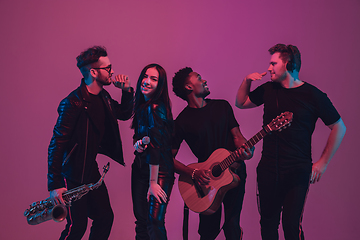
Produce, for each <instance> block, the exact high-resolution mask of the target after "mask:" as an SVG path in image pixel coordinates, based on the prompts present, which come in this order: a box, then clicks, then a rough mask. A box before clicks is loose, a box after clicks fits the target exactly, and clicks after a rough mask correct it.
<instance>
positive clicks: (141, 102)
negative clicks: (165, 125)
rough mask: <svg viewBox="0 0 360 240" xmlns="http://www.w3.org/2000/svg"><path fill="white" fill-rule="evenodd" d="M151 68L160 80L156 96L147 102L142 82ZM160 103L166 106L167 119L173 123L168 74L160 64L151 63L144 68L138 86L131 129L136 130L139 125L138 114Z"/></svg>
mask: <svg viewBox="0 0 360 240" xmlns="http://www.w3.org/2000/svg"><path fill="white" fill-rule="evenodd" d="M149 68H155V69H156V70H157V71H158V73H159V78H158V85H157V87H156V89H155V92H154V94H153V95H152V97H151V98H150V99H149V100H148V101H145V97H144V94H143V93H142V92H141V83H142V80H143V79H144V76H145V73H146V71H147V70H148V69H149ZM158 102H163V103H164V104H165V108H166V114H167V116H166V117H167V119H168V120H170V121H172V120H173V117H172V112H171V101H170V98H169V91H168V84H167V77H166V72H165V70H164V68H163V67H161V66H160V65H159V64H156V63H151V64H149V65H147V66H145V67H144V68H143V70H142V71H141V73H140V76H139V79H138V81H137V84H136V92H135V106H134V116H133V121H132V124H131V128H133V129H134V128H135V126H136V124H137V113H139V112H140V111H141V110H143V109H145V108H147V107H148V106H149V105H151V104H153V103H158Z"/></svg>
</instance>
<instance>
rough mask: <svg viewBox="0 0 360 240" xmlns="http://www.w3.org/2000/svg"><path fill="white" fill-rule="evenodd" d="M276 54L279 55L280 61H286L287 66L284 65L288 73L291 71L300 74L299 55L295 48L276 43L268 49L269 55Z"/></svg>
mask: <svg viewBox="0 0 360 240" xmlns="http://www.w3.org/2000/svg"><path fill="white" fill-rule="evenodd" d="M276 52H278V53H280V58H281V60H283V61H284V62H286V61H288V64H287V65H286V69H287V70H288V71H291V72H292V71H293V70H296V71H298V72H300V68H301V54H300V51H299V49H298V48H297V47H296V46H294V45H285V44H281V43H278V44H276V45H275V46H273V47H271V48H270V49H269V53H270V54H271V55H273V54H274V53H276Z"/></svg>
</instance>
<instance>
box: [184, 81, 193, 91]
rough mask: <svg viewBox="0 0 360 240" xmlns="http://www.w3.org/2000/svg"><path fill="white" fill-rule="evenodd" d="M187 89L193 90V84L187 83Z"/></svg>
mask: <svg viewBox="0 0 360 240" xmlns="http://www.w3.org/2000/svg"><path fill="white" fill-rule="evenodd" d="M185 89H186V90H189V91H191V90H193V88H192V86H191V84H189V83H187V84H185Z"/></svg>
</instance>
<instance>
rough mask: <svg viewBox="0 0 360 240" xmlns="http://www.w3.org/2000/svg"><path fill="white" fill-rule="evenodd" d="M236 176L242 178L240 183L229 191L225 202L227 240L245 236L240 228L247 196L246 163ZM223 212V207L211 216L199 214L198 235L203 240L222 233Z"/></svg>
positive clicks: (209, 239)
mask: <svg viewBox="0 0 360 240" xmlns="http://www.w3.org/2000/svg"><path fill="white" fill-rule="evenodd" d="M236 174H237V175H238V176H239V177H240V183H239V185H238V186H236V187H235V188H233V189H231V190H229V191H228V192H227V193H226V194H225V197H224V200H223V205H224V214H225V220H224V225H223V227H222V229H223V230H224V234H225V237H226V239H227V240H239V239H242V236H243V231H242V229H241V227H240V213H241V209H242V204H243V200H244V194H245V182H246V166H245V163H242V164H241V167H239V168H238V169H237V170H236ZM221 211H222V205H220V208H219V209H218V210H217V211H216V212H215V213H213V214H211V215H203V214H199V217H200V222H199V230H198V233H199V234H200V239H201V240H213V239H215V238H216V237H217V235H218V234H219V233H220V231H221V229H220V221H221Z"/></svg>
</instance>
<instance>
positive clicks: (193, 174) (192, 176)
mask: <svg viewBox="0 0 360 240" xmlns="http://www.w3.org/2000/svg"><path fill="white" fill-rule="evenodd" d="M197 170H198V169H197V168H195V169H194V170H193V172H192V174H191V179H192V180H194V176H195V172H196V171H197Z"/></svg>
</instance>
